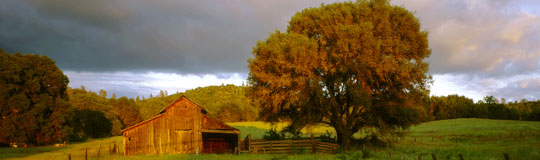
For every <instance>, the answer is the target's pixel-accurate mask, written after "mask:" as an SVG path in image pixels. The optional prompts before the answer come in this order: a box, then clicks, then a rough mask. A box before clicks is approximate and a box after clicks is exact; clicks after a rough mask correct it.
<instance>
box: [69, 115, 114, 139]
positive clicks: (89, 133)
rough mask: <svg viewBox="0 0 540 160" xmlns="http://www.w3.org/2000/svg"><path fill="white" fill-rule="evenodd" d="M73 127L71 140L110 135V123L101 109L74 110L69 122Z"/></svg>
mask: <svg viewBox="0 0 540 160" xmlns="http://www.w3.org/2000/svg"><path fill="white" fill-rule="evenodd" d="M69 123H70V126H71V127H72V128H73V134H72V136H71V137H70V139H71V141H80V140H84V139H86V138H101V137H107V136H110V135H111V129H112V123H111V121H109V119H107V117H105V114H104V113H103V112H101V111H96V110H90V109H84V110H75V111H74V113H73V117H72V118H71V121H70V122H69Z"/></svg>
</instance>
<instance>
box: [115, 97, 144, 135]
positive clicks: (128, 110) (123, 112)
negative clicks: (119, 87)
mask: <svg viewBox="0 0 540 160" xmlns="http://www.w3.org/2000/svg"><path fill="white" fill-rule="evenodd" d="M109 103H110V105H111V106H112V108H113V112H114V114H115V115H116V116H117V117H118V118H119V119H120V121H121V122H122V125H123V126H124V127H123V128H126V127H129V126H132V125H135V124H137V123H139V122H142V121H143V119H142V117H141V116H140V115H139V110H138V108H139V107H138V106H137V105H136V104H135V101H134V100H133V98H131V99H128V98H127V97H120V98H119V99H115V98H114V97H113V98H111V99H109Z"/></svg>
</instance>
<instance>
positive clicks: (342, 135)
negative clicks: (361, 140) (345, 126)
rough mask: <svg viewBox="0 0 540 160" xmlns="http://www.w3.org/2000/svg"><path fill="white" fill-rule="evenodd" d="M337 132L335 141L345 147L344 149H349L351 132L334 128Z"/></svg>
mask: <svg viewBox="0 0 540 160" xmlns="http://www.w3.org/2000/svg"><path fill="white" fill-rule="evenodd" d="M336 134H337V138H338V139H337V142H338V143H339V144H340V145H341V146H342V147H345V149H346V150H350V149H351V145H350V144H351V138H352V132H351V131H350V130H339V131H338V129H336Z"/></svg>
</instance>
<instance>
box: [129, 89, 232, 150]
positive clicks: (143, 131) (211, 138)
mask: <svg viewBox="0 0 540 160" xmlns="http://www.w3.org/2000/svg"><path fill="white" fill-rule="evenodd" d="M122 135H123V136H124V154H125V155H135V154H162V153H196V154H198V153H230V152H233V151H234V150H235V148H236V147H238V142H239V139H240V130H238V129H236V128H233V127H231V126H228V125H226V124H224V123H223V122H221V121H218V120H215V119H212V118H210V117H208V116H207V115H206V110H204V108H202V107H201V106H199V105H197V104H196V103H194V102H193V101H191V100H189V99H188V98H187V97H185V96H181V97H180V98H178V99H177V100H176V101H174V102H173V103H172V104H170V105H169V106H167V107H165V108H164V109H163V110H162V111H161V112H160V114H159V115H157V116H155V117H153V118H150V119H148V120H146V121H144V122H141V123H139V124H136V125H133V126H131V127H128V128H126V129H124V130H122Z"/></svg>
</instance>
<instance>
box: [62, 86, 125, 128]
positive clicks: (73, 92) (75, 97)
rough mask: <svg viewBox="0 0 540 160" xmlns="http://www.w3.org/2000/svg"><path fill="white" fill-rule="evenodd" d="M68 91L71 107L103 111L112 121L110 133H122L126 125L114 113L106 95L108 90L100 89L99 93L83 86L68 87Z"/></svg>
mask: <svg viewBox="0 0 540 160" xmlns="http://www.w3.org/2000/svg"><path fill="white" fill-rule="evenodd" d="M67 92H68V95H69V103H70V104H71V107H73V108H74V109H76V110H85V109H88V110H94V111H101V112H103V113H104V114H105V117H107V119H108V120H109V121H110V122H111V123H112V129H111V132H110V135H120V130H122V128H123V127H125V126H123V125H122V122H121V121H120V120H119V119H118V116H117V115H116V114H115V113H114V111H113V107H112V106H111V105H110V104H109V100H108V99H107V96H106V95H107V91H105V90H100V91H99V94H96V93H95V92H92V91H86V90H85V89H84V86H81V89H77V88H75V89H71V88H68V89H67Z"/></svg>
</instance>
